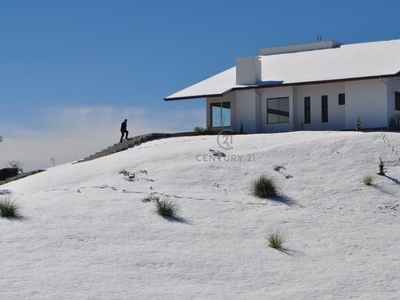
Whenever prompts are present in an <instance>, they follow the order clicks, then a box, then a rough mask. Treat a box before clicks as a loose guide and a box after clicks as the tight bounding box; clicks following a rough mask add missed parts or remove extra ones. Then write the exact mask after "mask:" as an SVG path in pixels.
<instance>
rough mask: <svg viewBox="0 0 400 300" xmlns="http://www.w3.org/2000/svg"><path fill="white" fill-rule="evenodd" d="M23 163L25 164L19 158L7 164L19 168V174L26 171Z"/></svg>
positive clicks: (9, 166)
mask: <svg viewBox="0 0 400 300" xmlns="http://www.w3.org/2000/svg"><path fill="white" fill-rule="evenodd" d="M23 165H24V164H23V163H21V162H20V161H18V160H11V161H9V162H8V163H7V164H6V167H8V168H15V169H18V174H21V173H24V169H22V167H23Z"/></svg>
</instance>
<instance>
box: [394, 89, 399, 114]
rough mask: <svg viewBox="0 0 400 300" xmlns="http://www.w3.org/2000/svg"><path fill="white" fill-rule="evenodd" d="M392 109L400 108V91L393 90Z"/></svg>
mask: <svg viewBox="0 0 400 300" xmlns="http://www.w3.org/2000/svg"><path fill="white" fill-rule="evenodd" d="M394 109H395V110H400V93H399V92H394Z"/></svg>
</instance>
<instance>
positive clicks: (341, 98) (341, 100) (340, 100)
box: [339, 94, 346, 105]
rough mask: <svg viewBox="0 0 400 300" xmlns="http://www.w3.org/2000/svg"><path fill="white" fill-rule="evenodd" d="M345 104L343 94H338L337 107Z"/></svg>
mask: <svg viewBox="0 0 400 300" xmlns="http://www.w3.org/2000/svg"><path fill="white" fill-rule="evenodd" d="M345 104H346V97H345V94H339V105H345Z"/></svg>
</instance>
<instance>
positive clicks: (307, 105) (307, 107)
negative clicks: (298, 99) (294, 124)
mask: <svg viewBox="0 0 400 300" xmlns="http://www.w3.org/2000/svg"><path fill="white" fill-rule="evenodd" d="M304 124H311V97H304Z"/></svg>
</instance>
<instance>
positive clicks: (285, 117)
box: [267, 98, 289, 124]
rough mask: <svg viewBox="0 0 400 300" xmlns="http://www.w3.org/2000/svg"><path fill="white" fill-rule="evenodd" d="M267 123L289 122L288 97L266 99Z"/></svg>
mask: <svg viewBox="0 0 400 300" xmlns="http://www.w3.org/2000/svg"><path fill="white" fill-rule="evenodd" d="M267 123H268V124H276V123H289V98H274V99H267Z"/></svg>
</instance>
